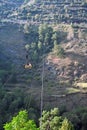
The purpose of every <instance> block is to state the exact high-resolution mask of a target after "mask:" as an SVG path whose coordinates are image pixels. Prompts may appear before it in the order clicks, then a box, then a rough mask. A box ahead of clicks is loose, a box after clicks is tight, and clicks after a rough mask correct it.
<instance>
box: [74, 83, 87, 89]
mask: <svg viewBox="0 0 87 130" xmlns="http://www.w3.org/2000/svg"><path fill="white" fill-rule="evenodd" d="M75 86H76V87H80V88H87V83H76V84H75Z"/></svg>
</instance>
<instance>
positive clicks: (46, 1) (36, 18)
mask: <svg viewBox="0 0 87 130" xmlns="http://www.w3.org/2000/svg"><path fill="white" fill-rule="evenodd" d="M86 11H87V1H86V0H80V1H78V0H53V1H50V0H41V1H40V0H37V1H32V2H31V1H29V2H26V3H25V4H22V5H21V7H19V9H18V11H16V13H17V18H18V19H26V20H28V22H29V23H32V24H33V23H35V24H39V23H44V22H45V23H50V24H52V23H56V24H57V23H61V22H64V23H83V22H87V14H86ZM13 17H14V18H15V15H13Z"/></svg>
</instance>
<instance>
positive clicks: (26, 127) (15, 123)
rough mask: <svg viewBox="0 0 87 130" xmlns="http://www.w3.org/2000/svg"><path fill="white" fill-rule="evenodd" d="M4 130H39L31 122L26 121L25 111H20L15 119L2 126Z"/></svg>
mask: <svg viewBox="0 0 87 130" xmlns="http://www.w3.org/2000/svg"><path fill="white" fill-rule="evenodd" d="M4 129H5V130H39V129H38V128H37V127H36V124H35V123H34V121H33V120H28V113H27V111H26V110H24V111H20V112H19V114H18V115H17V116H16V117H13V119H12V121H11V122H10V123H6V124H5V125H4Z"/></svg>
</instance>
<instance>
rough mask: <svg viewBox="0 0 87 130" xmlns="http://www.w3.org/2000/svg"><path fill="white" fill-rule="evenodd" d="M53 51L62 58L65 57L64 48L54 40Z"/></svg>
mask: <svg viewBox="0 0 87 130" xmlns="http://www.w3.org/2000/svg"><path fill="white" fill-rule="evenodd" d="M53 51H54V53H55V54H56V55H57V56H58V57H60V58H62V57H64V54H65V52H64V49H63V48H62V47H61V46H60V45H58V44H56V43H55V42H54V48H53Z"/></svg>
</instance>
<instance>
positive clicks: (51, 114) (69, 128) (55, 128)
mask: <svg viewBox="0 0 87 130" xmlns="http://www.w3.org/2000/svg"><path fill="white" fill-rule="evenodd" d="M40 123H41V126H40V127H41V129H42V130H74V128H73V125H72V124H71V123H70V122H69V121H68V119H66V118H65V119H63V117H62V116H60V115H59V110H58V109H57V108H54V109H52V110H51V111H48V112H47V111H43V114H42V118H40Z"/></svg>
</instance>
